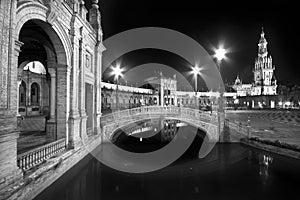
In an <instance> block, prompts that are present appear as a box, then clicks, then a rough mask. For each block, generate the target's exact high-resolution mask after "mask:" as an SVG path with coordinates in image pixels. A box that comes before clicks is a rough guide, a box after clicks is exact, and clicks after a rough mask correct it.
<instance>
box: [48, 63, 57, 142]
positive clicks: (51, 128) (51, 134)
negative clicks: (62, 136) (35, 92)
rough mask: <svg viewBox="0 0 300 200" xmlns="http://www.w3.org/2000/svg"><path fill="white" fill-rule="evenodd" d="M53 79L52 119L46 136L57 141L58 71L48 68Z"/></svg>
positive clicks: (51, 96) (51, 92)
mask: <svg viewBox="0 0 300 200" xmlns="http://www.w3.org/2000/svg"><path fill="white" fill-rule="evenodd" d="M48 73H49V74H50V77H51V82H50V84H51V86H50V119H49V120H48V121H47V125H46V134H47V140H49V141H52V140H55V139H56V69H55V68H48Z"/></svg>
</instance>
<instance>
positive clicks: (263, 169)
mask: <svg viewBox="0 0 300 200" xmlns="http://www.w3.org/2000/svg"><path fill="white" fill-rule="evenodd" d="M248 159H250V160H251V161H252V162H255V163H257V164H258V165H259V170H258V174H259V175H260V176H261V178H262V183H263V184H266V183H267V180H268V178H269V176H270V173H269V171H270V167H271V165H272V163H273V159H274V158H273V156H271V155H270V154H268V153H267V152H260V151H254V150H249V153H248Z"/></svg>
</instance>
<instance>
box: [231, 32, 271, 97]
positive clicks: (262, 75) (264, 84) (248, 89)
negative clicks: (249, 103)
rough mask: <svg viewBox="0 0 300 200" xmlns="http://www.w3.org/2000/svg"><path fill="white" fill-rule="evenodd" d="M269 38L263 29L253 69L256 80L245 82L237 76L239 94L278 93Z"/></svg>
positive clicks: (236, 88) (235, 85)
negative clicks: (269, 49) (269, 50)
mask: <svg viewBox="0 0 300 200" xmlns="http://www.w3.org/2000/svg"><path fill="white" fill-rule="evenodd" d="M267 44H268V42H267V40H266V38H265V33H264V31H263V29H262V32H261V34H260V40H259V43H258V56H257V58H256V59H255V65H254V70H253V75H254V82H253V83H251V84H243V83H242V81H241V80H240V78H239V76H237V78H236V80H235V83H234V85H233V88H234V89H235V90H236V91H237V95H238V96H259V95H277V81H276V78H275V73H274V72H275V66H274V65H273V63H272V61H273V60H272V57H271V56H270V55H268V48H267Z"/></svg>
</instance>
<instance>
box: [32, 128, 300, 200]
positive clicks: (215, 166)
mask: <svg viewBox="0 0 300 200" xmlns="http://www.w3.org/2000/svg"><path fill="white" fill-rule="evenodd" d="M163 123H164V124H165V125H164V126H163V131H161V132H159V134H160V136H159V137H157V136H155V135H152V136H149V137H148V139H143V140H142V141H141V139H140V137H142V134H143V133H145V134H149V133H151V131H152V132H153V130H155V126H152V125H153V124H151V123H150V126H149V123H145V124H144V125H142V126H140V125H139V128H138V129H135V130H131V132H130V133H132V135H131V134H127V137H126V136H124V132H121V134H119V135H118V137H117V138H115V141H114V143H115V144H116V145H117V146H119V147H121V148H124V149H126V150H128V151H133V152H148V151H151V150H155V149H158V148H161V147H163V146H164V145H167V144H168V142H169V141H170V140H171V139H172V138H174V137H175V136H176V129H178V127H177V128H176V125H174V123H175V124H177V125H178V124H180V123H179V122H173V125H170V124H172V122H171V123H170V122H167V123H165V122H163ZM166 124H167V126H166ZM147 127H148V128H147ZM149 127H150V128H149ZM151 127H152V129H151ZM156 128H157V127H156ZM187 128H193V127H189V126H187ZM187 130H188V129H187ZM125 132H126V133H128V132H127V131H125ZM133 134H135V136H133ZM136 134H137V135H138V134H140V135H138V136H137V135H136ZM203 136H204V134H203V132H201V131H200V130H199V134H198V135H197V137H196V138H195V139H194V141H193V143H192V145H191V146H190V148H189V149H188V150H187V151H186V152H185V153H184V154H183V155H182V156H181V157H180V158H179V159H178V160H177V161H175V162H174V163H173V164H171V165H169V166H168V167H166V168H163V169H161V170H158V171H155V172H149V173H143V174H132V173H125V172H120V171H116V170H114V169H111V168H109V167H107V166H105V165H103V164H101V163H100V162H99V161H98V160H97V159H95V158H94V157H93V156H92V155H88V156H87V157H85V158H84V159H83V160H82V161H80V162H79V163H78V164H77V165H75V166H74V167H73V168H72V169H71V170H69V171H68V172H67V173H66V174H65V175H63V176H62V177H61V178H60V179H59V180H57V181H56V182H55V183H53V184H52V185H51V186H50V187H49V188H47V189H46V190H45V191H43V192H42V193H41V194H40V195H38V196H37V197H36V198H35V200H52V199H53V200H100V199H101V200H111V199H122V200H127V199H128V200H134V199H136V200H141V199H151V200H153V199H197V200H198V199H199V200H200V199H222V200H223V199H272V200H273V199H297V198H298V196H299V191H298V190H299V186H300V161H299V160H296V159H292V158H287V157H283V156H279V155H276V154H272V153H268V152H264V151H260V150H257V149H253V148H249V147H246V146H243V145H241V144H229V143H225V144H217V145H216V146H215V147H214V148H213V150H212V151H211V152H210V153H209V154H208V155H207V156H206V157H205V158H202V159H199V158H198V156H197V155H198V151H199V148H200V146H201V144H202V141H203ZM132 137H134V138H132ZM143 137H144V136H143ZM158 138H160V139H158ZM153 146H154V147H153Z"/></svg>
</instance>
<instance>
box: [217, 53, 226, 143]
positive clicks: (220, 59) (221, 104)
mask: <svg viewBox="0 0 300 200" xmlns="http://www.w3.org/2000/svg"><path fill="white" fill-rule="evenodd" d="M226 53H227V51H226V49H224V48H219V49H217V50H215V55H214V57H215V58H216V59H217V65H218V68H219V73H220V76H221V78H222V74H221V62H222V60H223V59H225V58H226ZM219 92H220V97H219V107H218V121H219V140H220V139H221V118H220V117H221V116H220V114H221V108H222V106H223V90H222V89H221V82H219Z"/></svg>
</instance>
